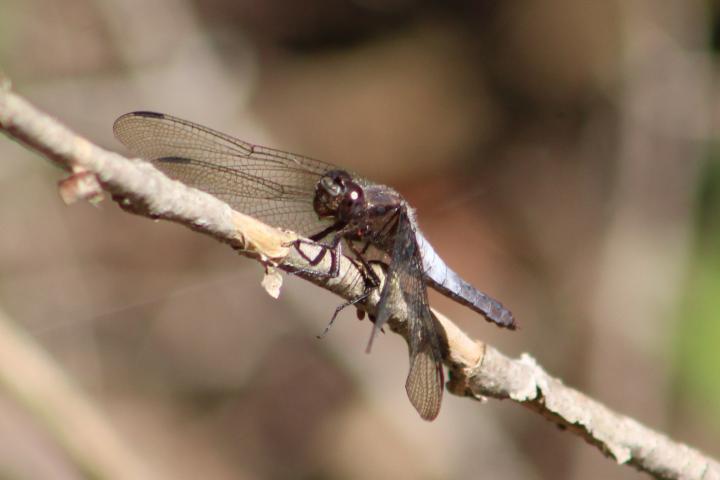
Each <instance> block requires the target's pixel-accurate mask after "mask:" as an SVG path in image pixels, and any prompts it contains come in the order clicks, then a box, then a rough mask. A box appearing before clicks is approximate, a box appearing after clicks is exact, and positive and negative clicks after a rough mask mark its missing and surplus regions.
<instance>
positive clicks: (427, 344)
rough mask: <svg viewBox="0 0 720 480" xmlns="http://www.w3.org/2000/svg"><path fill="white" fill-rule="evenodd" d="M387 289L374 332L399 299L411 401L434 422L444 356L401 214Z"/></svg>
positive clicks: (405, 219)
mask: <svg viewBox="0 0 720 480" xmlns="http://www.w3.org/2000/svg"><path fill="white" fill-rule="evenodd" d="M399 215H400V217H399V220H398V227H397V232H396V237H395V244H394V246H393V252H392V256H391V259H390V266H389V268H388V273H387V276H386V280H385V286H384V287H383V292H382V294H381V296H380V306H379V309H378V315H377V318H376V320H375V327H374V330H373V334H374V333H375V331H377V330H378V329H380V328H381V327H382V326H383V324H384V323H385V322H386V321H387V319H388V318H389V317H390V313H391V312H390V311H389V308H388V306H389V305H391V304H393V303H394V301H395V300H396V299H397V297H398V296H401V297H402V300H403V301H404V303H405V305H407V309H408V311H407V318H408V320H407V321H408V348H409V350H410V372H409V373H408V377H407V380H406V382H405V390H406V391H407V394H408V398H410V402H411V403H412V404H413V406H414V407H415V409H416V410H417V411H418V413H419V414H420V416H421V417H422V418H423V419H425V420H434V419H435V417H437V415H438V413H439V412H440V404H441V402H442V395H443V389H444V374H443V368H442V352H441V349H440V340H439V336H438V332H437V328H436V326H435V322H436V320H435V317H434V315H433V313H432V312H431V311H430V306H429V304H428V298H427V289H426V287H425V283H424V281H423V270H422V260H421V258H420V252H419V249H418V244H417V241H416V239H415V232H414V231H413V227H412V223H411V222H410V219H409V218H408V216H407V213H405V212H404V211H403V212H401V213H400V214H399Z"/></svg>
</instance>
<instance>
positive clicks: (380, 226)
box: [113, 112, 515, 420]
mask: <svg viewBox="0 0 720 480" xmlns="http://www.w3.org/2000/svg"><path fill="white" fill-rule="evenodd" d="M113 130H114V132H115V136H116V137H117V138H118V139H119V140H120V141H121V142H122V143H123V144H125V146H127V147H128V148H129V149H130V151H132V152H133V153H134V154H136V155H138V156H140V157H142V158H144V159H146V160H149V161H150V162H152V164H153V165H154V166H155V167H157V168H158V169H159V170H161V171H162V172H164V173H165V174H167V175H168V176H169V177H171V178H173V179H176V180H179V181H181V182H183V183H185V184H186V185H188V186H191V187H195V188H197V189H199V190H203V191H205V192H207V193H210V194H212V195H214V196H216V197H218V198H220V199H221V200H224V201H225V202H227V203H228V204H229V205H230V206H231V207H233V208H234V209H236V210H237V211H239V212H242V213H245V214H247V215H251V216H253V217H255V218H258V219H260V220H262V221H264V222H266V223H268V224H270V225H273V226H276V227H281V228H286V229H290V230H293V231H295V232H296V233H298V234H300V235H303V236H307V237H309V238H310V239H311V240H313V241H316V242H324V245H325V247H324V249H323V250H322V251H321V253H320V254H319V255H318V256H317V257H316V258H309V259H308V260H310V261H311V263H313V262H315V263H317V262H319V260H320V258H321V257H320V255H325V254H326V253H327V252H330V255H331V259H333V261H332V262H331V263H332V265H333V266H332V267H331V269H330V270H331V271H330V272H328V274H329V275H333V274H336V268H335V265H337V261H336V260H337V255H339V254H340V252H341V250H342V246H343V244H344V245H345V247H346V248H347V249H349V250H350V252H352V254H353V257H354V259H355V260H356V261H358V262H359V263H360V264H361V265H362V266H364V268H363V271H364V274H363V275H364V276H365V277H366V278H365V281H366V293H365V294H364V295H363V296H362V297H360V298H357V299H355V300H353V301H351V302H348V304H354V303H357V302H359V301H361V300H363V299H364V298H365V297H367V296H368V295H369V293H370V292H371V291H372V290H373V289H376V288H382V290H381V291H380V300H379V303H378V308H377V312H376V315H375V317H374V326H373V330H372V334H371V337H370V341H372V338H373V337H374V335H375V334H376V333H377V331H378V330H380V329H381V328H382V326H383V325H384V324H385V322H386V321H387V320H388V318H389V317H390V316H391V314H392V313H393V312H391V304H393V303H395V302H396V301H397V300H398V299H400V300H402V301H404V303H405V305H406V306H407V307H406V308H407V319H408V334H409V335H408V345H409V352H410V371H409V373H408V377H407V381H406V383H405V388H406V390H407V393H408V396H409V398H410V401H411V402H412V404H413V406H414V407H415V408H416V409H417V411H418V413H420V416H421V417H422V418H424V419H426V420H433V419H434V418H435V417H436V416H437V414H438V412H439V411H440V403H441V401H442V393H443V387H444V385H443V384H444V375H443V368H442V358H443V356H442V349H441V342H440V337H439V334H438V330H437V329H438V327H437V325H436V322H437V320H436V319H435V317H434V315H433V313H432V312H431V310H430V307H429V304H428V296H427V289H426V286H430V287H432V288H434V289H435V290H437V291H439V292H440V293H442V294H444V295H446V296H448V297H450V298H452V299H453V300H455V301H457V302H459V303H461V304H463V305H466V306H468V307H469V308H471V309H473V310H475V311H477V312H479V313H481V314H482V315H483V316H484V317H485V318H486V319H487V320H489V321H491V322H493V323H495V324H497V325H499V326H501V327H506V328H509V329H514V328H515V320H514V318H513V316H512V314H511V313H510V311H508V310H507V309H505V308H504V307H503V306H502V305H501V304H500V303H499V302H498V301H496V300H494V299H492V298H491V297H489V296H488V295H486V294H484V293H483V292H480V291H479V290H477V289H475V288H474V287H473V286H472V285H470V284H469V283H467V282H466V281H465V280H463V279H462V278H460V276H459V275H457V274H456V273H455V272H454V271H452V270H451V269H450V268H449V267H448V266H447V265H446V264H445V262H443V260H442V259H441V258H440V256H439V255H438V254H437V253H436V252H435V250H434V249H433V247H432V246H431V245H430V243H429V242H428V241H427V240H426V239H425V237H424V236H423V234H422V232H421V231H420V229H419V228H418V224H417V221H416V219H415V213H414V210H413V209H412V208H411V207H410V206H409V205H408V204H407V202H406V201H405V200H404V199H403V198H402V197H401V196H400V194H398V193H397V192H396V191H395V190H393V189H392V188H390V187H387V186H384V185H379V184H376V183H373V182H371V181H368V180H366V179H364V178H362V177H359V176H357V175H355V174H352V173H350V172H348V171H345V170H342V169H340V168H338V167H336V166H334V165H330V164H328V163H324V162H320V161H318V160H314V159H312V158H308V157H304V156H300V155H295V154H293V153H288V152H283V151H280V150H275V149H272V148H268V147H262V146H259V145H253V144H251V143H247V142H244V141H242V140H238V139H236V138H234V137H231V136H229V135H225V134H222V133H220V132H216V131H214V130H211V129H209V128H206V127H203V126H200V125H197V124H194V123H192V122H189V121H187V120H181V119H179V118H175V117H172V116H170V115H165V114H162V113H155V112H133V113H128V114H126V115H123V116H121V117H120V118H118V119H117V120H116V121H115V125H114V127H113ZM300 247H301V245H299V244H297V245H296V248H298V251H299V252H301V253H302V250H300ZM371 252H375V253H376V254H379V260H377V261H380V262H381V263H382V264H383V265H384V266H385V267H386V277H385V282H384V283H383V284H382V285H381V284H380V280H379V278H378V277H377V274H375V273H373V269H372V267H371V265H370V264H369V263H370V261H369V260H368V258H370V257H369V255H371ZM369 345H370V344H368V348H369Z"/></svg>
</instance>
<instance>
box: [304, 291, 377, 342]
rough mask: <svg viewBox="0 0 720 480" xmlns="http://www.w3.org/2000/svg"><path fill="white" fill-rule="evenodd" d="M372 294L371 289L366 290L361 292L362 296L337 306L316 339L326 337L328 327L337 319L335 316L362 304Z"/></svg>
mask: <svg viewBox="0 0 720 480" xmlns="http://www.w3.org/2000/svg"><path fill="white" fill-rule="evenodd" d="M372 292H373V290H372V289H366V290H365V292H363V293H362V294H360V295H358V296H357V297H355V298H353V299H352V300H348V301H347V302H344V303H342V304H340V305H338V306H337V307H336V308H335V312H334V313H333V315H332V317H331V318H330V321H329V322H328V324H327V326H326V327H325V330H323V332H322V333H321V334H320V335H318V336H317V338H320V339H321V338H323V337H325V335H327V333H328V332H329V331H330V327H332V326H333V323H335V319H336V318H337V316H338V314H339V313H340V312H342V311H343V310H345V309H346V308H347V307H350V306H352V305H355V304H356V303H360V302H362V301H363V300H365V299H366V298H367V297H369V296H370V294H371V293H372Z"/></svg>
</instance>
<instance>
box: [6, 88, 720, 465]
mask: <svg viewBox="0 0 720 480" xmlns="http://www.w3.org/2000/svg"><path fill="white" fill-rule="evenodd" d="M0 129H1V130H4V131H5V132H6V133H7V134H8V135H9V136H10V137H11V138H14V139H16V140H18V141H20V142H22V143H23V144H25V145H26V146H28V147H29V148H31V149H33V150H36V151H38V152H40V153H41V154H42V155H43V156H45V157H46V158H48V159H50V160H51V161H53V162H54V163H56V164H57V165H59V166H60V167H61V168H63V169H65V170H67V171H70V172H72V175H71V176H70V177H69V178H68V179H66V180H64V181H62V182H61V184H60V189H61V193H62V195H63V198H64V199H65V200H66V201H72V200H77V199H81V198H96V197H97V196H98V195H99V194H100V193H101V191H100V189H102V190H105V191H107V192H109V193H111V194H112V195H113V198H114V199H116V200H117V201H118V202H119V203H120V205H121V207H123V208H124V209H126V210H128V211H131V212H133V213H136V214H140V215H143V216H147V217H150V218H153V219H157V218H161V219H166V220H171V221H173V222H177V223H180V224H183V225H185V226H187V227H189V228H191V229H193V230H196V231H198V232H201V233H204V234H207V235H211V236H213V237H214V238H216V239H218V240H220V241H222V242H225V243H228V244H230V245H231V246H232V247H233V248H235V249H238V250H239V251H240V253H241V254H243V255H246V256H248V257H251V258H254V259H256V260H259V261H261V262H262V263H263V264H264V265H265V267H266V271H267V272H268V275H267V276H266V279H265V280H264V282H263V283H264V285H265V286H266V288H268V290H269V291H270V292H271V293H277V291H278V290H277V289H278V288H279V278H280V277H279V276H278V274H277V273H276V271H275V269H276V268H280V269H282V270H285V271H288V272H297V271H298V270H299V269H302V270H303V271H307V272H316V273H322V272H326V271H327V269H328V268H329V265H328V262H329V259H327V258H326V259H324V260H323V262H320V264H319V265H316V266H312V265H309V263H308V262H307V261H306V259H305V258H303V256H302V255H300V254H299V253H298V252H297V249H295V248H289V246H288V245H289V243H290V242H292V241H293V240H294V239H296V238H297V236H296V235H295V234H293V233H292V232H287V231H282V230H278V229H275V228H272V227H269V226H267V225H265V224H263V223H261V222H259V221H257V220H255V219H253V218H251V217H248V216H246V215H243V214H241V213H239V212H236V211H233V210H232V209H231V208H230V207H229V206H228V205H226V204H225V203H223V202H221V201H220V200H218V199H216V198H215V197H212V196H211V195H208V194H206V193H203V192H200V191H197V190H194V189H191V188H188V187H186V186H184V185H182V184H180V183H179V182H175V181H172V180H169V179H168V178H167V177H165V176H164V175H163V174H161V173H160V172H158V171H157V170H155V169H154V168H153V167H152V166H151V165H150V164H149V163H147V162H144V161H140V160H128V159H126V158H124V157H122V156H120V155H118V154H115V153H111V152H108V151H105V150H103V149H101V148H99V147H97V146H95V145H93V144H92V143H90V142H88V141H87V140H85V139H83V138H81V137H79V136H77V135H75V134H74V133H72V132H71V131H69V130H68V129H66V128H65V127H63V126H62V125H60V124H59V123H58V122H57V121H55V120H53V119H51V118H50V117H48V116H47V115H45V114H43V113H41V112H39V111H38V110H37V109H35V108H34V107H33V106H31V105H30V104H29V103H28V102H26V101H25V100H23V99H22V98H20V97H19V96H17V95H15V94H13V93H12V92H10V91H9V89H7V88H6V89H2V88H0ZM313 248H315V249H317V248H319V247H317V246H313V245H308V249H307V252H306V253H307V254H308V255H312V253H313ZM316 251H319V250H316ZM326 257H329V256H327V255H326ZM379 273H380V274H381V273H382V272H379ZM298 275H299V276H301V277H303V278H305V279H307V280H309V281H311V282H313V283H315V284H316V285H318V286H320V287H322V288H325V289H328V290H330V291H332V292H334V293H336V294H338V295H340V296H342V297H343V298H345V299H351V298H354V297H355V296H357V295H359V294H360V293H362V291H363V289H364V285H363V282H362V280H361V277H360V275H359V272H358V270H357V268H356V267H355V264H354V263H353V262H352V260H350V259H348V258H346V257H341V258H340V275H339V276H338V277H336V278H326V277H319V276H315V275H312V274H311V273H298ZM377 301H378V295H377V294H375V295H373V296H371V297H370V298H369V300H368V302H367V305H366V308H367V310H368V311H369V312H371V313H373V312H374V310H375V308H376V307H377ZM438 319H439V320H440V323H441V325H442V329H443V331H444V337H445V338H444V340H445V341H446V343H447V349H446V351H447V356H446V358H445V363H446V365H447V366H448V368H449V370H450V382H449V383H448V389H449V390H450V391H451V392H452V393H454V394H456V395H462V396H467V397H471V398H476V399H482V398H483V397H485V396H488V397H493V398H498V399H511V400H513V401H515V402H516V403H519V404H521V405H523V406H525V407H527V408H529V409H530V410H532V411H534V412H537V413H539V414H541V415H542V416H544V417H545V418H547V419H548V420H550V421H551V422H553V423H555V424H557V425H558V426H560V427H562V428H565V429H567V430H568V431H570V432H573V433H575V434H577V435H579V436H580V437H581V438H583V439H585V440H586V441H587V442H588V443H590V444H591V445H593V446H595V447H597V448H598V449H599V450H600V451H601V452H602V453H603V454H605V455H606V456H608V457H610V458H612V459H614V460H615V461H617V462H618V463H620V464H627V465H632V466H634V467H636V468H637V469H639V470H641V471H644V472H647V473H649V474H651V475H653V476H655V477H656V478H663V479H688V478H698V479H699V478H703V479H720V464H718V462H717V461H715V460H713V459H712V458H709V457H707V456H704V455H703V454H702V453H700V452H698V451H697V450H694V449H692V448H690V447H688V446H686V445H683V444H680V443H677V442H673V441H672V440H670V439H669V438H667V437H666V436H664V435H662V434H660V433H658V432H655V431H653V430H651V429H649V428H647V427H645V426H643V425H641V424H640V423H638V422H637V421H635V420H633V419H631V418H628V417H625V416H622V415H619V414H617V413H615V412H613V411H611V410H609V409H608V408H606V407H605V406H603V405H602V404H600V403H599V402H597V401H595V400H593V399H591V398H589V397H587V396H585V395H583V394H582V393H580V392H578V391H576V390H574V389H572V388H569V387H567V386H565V385H563V383H562V382H561V381H560V380H558V379H556V378H553V377H551V376H550V375H548V374H547V373H546V372H545V371H544V370H543V369H542V368H541V367H540V366H539V365H538V364H537V363H536V362H535V360H534V359H533V358H532V357H530V356H529V355H527V354H524V355H523V356H521V358H520V359H510V358H508V357H506V356H505V355H503V354H502V353H500V352H499V351H497V350H496V349H494V348H493V347H491V346H489V345H486V344H483V343H481V342H479V341H476V340H473V339H471V338H469V337H468V336H467V335H466V334H465V333H464V332H462V331H461V330H460V329H459V328H458V327H457V326H456V325H455V324H454V323H452V322H451V321H450V320H448V319H446V318H445V317H443V316H441V315H438ZM404 325H405V323H404V320H403V318H402V308H401V307H400V308H399V309H398V311H397V315H396V318H394V319H392V321H391V322H390V328H391V329H392V330H393V331H395V332H398V333H400V334H403V335H404V334H405V328H404Z"/></svg>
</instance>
